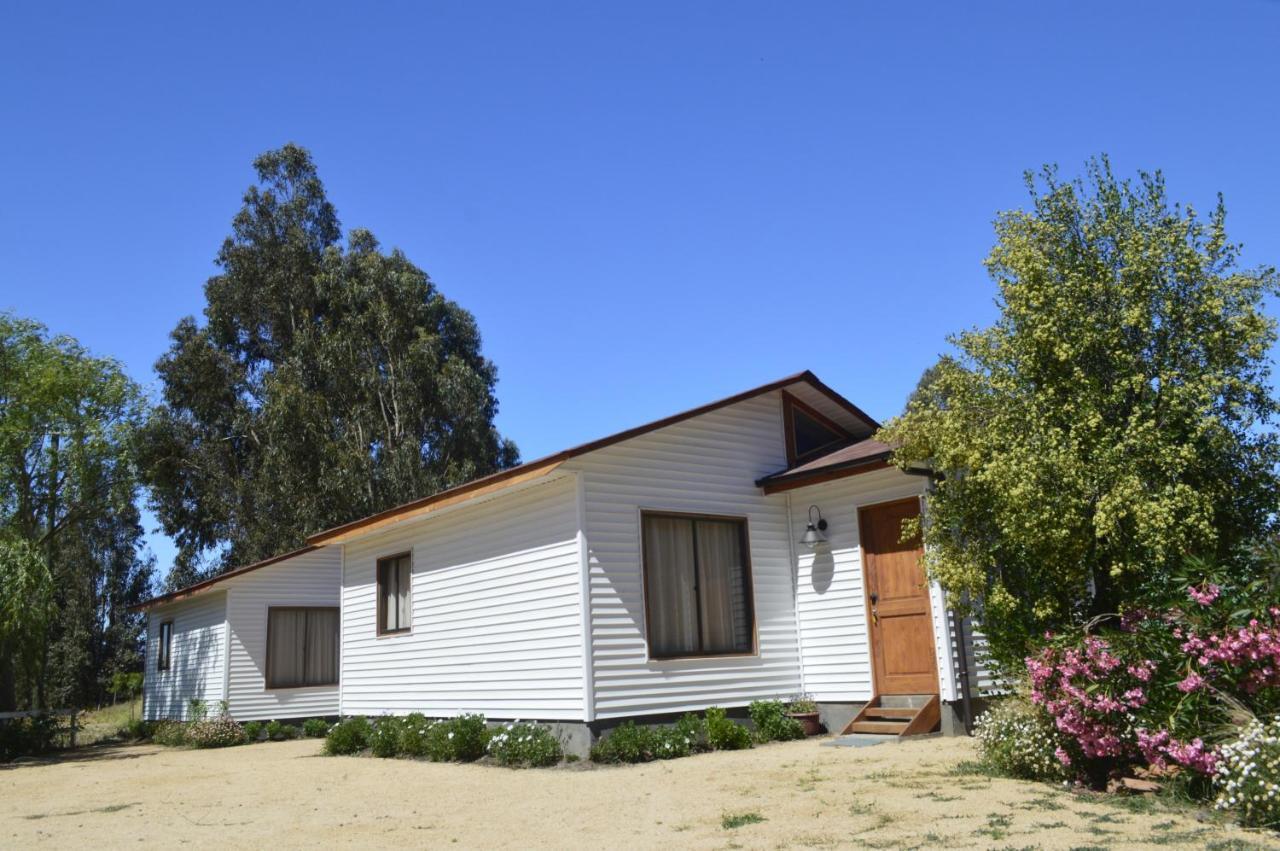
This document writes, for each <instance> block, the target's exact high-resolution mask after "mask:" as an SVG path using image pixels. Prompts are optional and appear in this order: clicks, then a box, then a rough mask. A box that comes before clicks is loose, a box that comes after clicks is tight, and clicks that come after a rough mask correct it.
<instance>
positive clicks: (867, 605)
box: [854, 495, 942, 697]
mask: <svg viewBox="0 0 1280 851" xmlns="http://www.w3.org/2000/svg"><path fill="white" fill-rule="evenodd" d="M906 502H914V503H915V504H916V507H917V508H918V509H919V511H920V513H919V516H920V517H924V508H925V503H924V497H923V496H920V495H917V496H904V497H898V498H896V499H882V500H880V501H879V502H867V503H862V504H860V505H858V506H857V510H856V511H855V512H854V513H855V515H856V517H857V524H858V564H859V566H860V567H861V568H862V620H863V623H864V624H866V629H867V662H868V663H869V664H870V668H871V693H872V695H874V696H876V697H878V696H879V695H880V694H881V691H880V683H878V682H877V681H876V653H875V648H874V647H872V642H873V641H874V636H873V630H872V627H873V624H872V622H871V586H870V583H868V582H867V547H866V543H865V542H866V539H865V538H864V537H863V535H862V532H863V530H864V529H865V528H866V527H865V524H863V522H862V512H863V511H866V510H867V509H874V508H883V507H885V506H887V505H897V504H899V503H906ZM920 548H921V555H923V554H924V542H923V541H922V542H921V544H920ZM932 585H933V583H932V582H930V581H929V576H928V574H927V573H926V574H925V591H926V593H925V605H926V606H927V607H928V612H929V631H930V633H932V634H933V642H932V644H933V645H934V646H933V647H932V650H933V673H934V676H933V692H932V693H933V694H941V693H942V683H941V679H940V677H941V674H940V671H941V667H940V665H939V663H938V648H937V646H936V645H937V642H938V636H937V634H936V632H934V623H933V588H932Z"/></svg>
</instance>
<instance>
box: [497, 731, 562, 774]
mask: <svg viewBox="0 0 1280 851" xmlns="http://www.w3.org/2000/svg"><path fill="white" fill-rule="evenodd" d="M487 750H488V752H489V756H491V757H493V758H494V759H495V760H497V761H498V762H500V763H502V764H503V765H512V766H527V767H538V766H546V765H555V764H556V763H557V762H559V761H560V759H561V757H563V756H564V751H563V750H562V749H561V748H560V742H559V741H557V740H556V737H555V736H554V735H552V733H551V731H550V730H548V729H547V728H546V727H543V726H542V725H540V724H518V723H517V724H505V725H503V726H501V727H499V728H497V729H496V730H493V731H492V732H491V733H490V735H489V744H488V745H487Z"/></svg>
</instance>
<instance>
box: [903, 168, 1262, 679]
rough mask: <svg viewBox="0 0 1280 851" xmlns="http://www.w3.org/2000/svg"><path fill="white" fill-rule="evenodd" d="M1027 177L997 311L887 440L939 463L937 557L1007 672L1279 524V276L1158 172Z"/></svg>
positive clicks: (1011, 221)
mask: <svg viewBox="0 0 1280 851" xmlns="http://www.w3.org/2000/svg"><path fill="white" fill-rule="evenodd" d="M1028 186H1029V188H1030V190H1031V198H1032V209H1031V210H1029V211H1021V210H1019V211H1013V212H1008V213H1004V214H1002V215H1001V216H1000V217H999V218H998V220H997V222H996V234H997V240H998V241H997V244H996V246H995V248H993V249H992V252H991V255H990V256H989V257H988V259H987V268H988V270H989V271H990V273H991V275H992V277H993V278H994V280H995V282H996V284H997V286H998V287H999V291H1000V308H1001V313H1000V317H999V319H998V320H997V321H996V323H995V324H994V325H993V326H991V327H990V328H987V329H983V330H974V331H967V332H964V333H961V334H959V335H957V336H956V337H954V338H953V339H952V342H953V343H954V344H955V346H956V348H957V350H958V351H957V353H956V355H955V356H954V357H950V356H949V357H947V358H944V359H943V360H942V361H940V362H939V363H938V364H937V366H936V367H935V368H933V369H932V370H931V372H930V373H929V376H928V380H927V381H926V382H924V383H922V385H921V387H920V388H918V390H917V393H916V394H915V395H914V396H913V398H912V399H911V400H910V402H909V404H908V407H907V410H906V412H905V413H904V414H903V415H902V416H900V417H898V418H896V419H894V420H892V421H891V422H890V423H888V424H887V425H886V427H885V428H884V430H883V431H882V432H881V434H880V436H879V437H880V439H881V440H884V441H886V442H888V443H891V444H894V445H896V446H897V449H896V451H895V455H894V460H895V463H897V464H898V465H899V466H902V467H907V466H911V465H919V464H928V465H930V466H932V468H933V469H934V470H935V471H936V472H937V474H938V480H937V483H936V484H937V487H936V492H935V493H934V494H932V496H931V498H930V506H929V522H928V523H927V524H925V526H924V529H923V533H924V542H925V561H926V566H927V568H928V571H929V573H930V575H931V576H933V577H934V578H936V579H937V580H938V581H939V582H940V583H941V584H942V585H943V586H944V587H945V588H946V589H947V590H948V591H949V592H951V594H952V599H953V600H956V601H964V600H966V599H968V600H972V601H975V602H980V603H981V609H980V612H979V614H980V617H981V620H982V629H983V631H984V632H985V633H986V634H987V637H988V639H989V641H990V645H991V649H992V652H993V653H994V654H995V655H996V657H997V659H998V660H999V661H1001V662H1003V663H1005V665H1006V666H1008V667H1010V668H1012V667H1016V666H1017V665H1018V664H1020V661H1021V659H1022V657H1023V656H1024V655H1025V654H1026V653H1027V652H1028V651H1029V650H1030V649H1031V646H1032V644H1033V643H1034V641H1035V639H1036V637H1038V636H1040V635H1041V634H1042V633H1043V632H1044V631H1046V630H1062V629H1064V628H1067V627H1070V626H1071V625H1078V624H1080V623H1083V622H1084V621H1086V620H1088V619H1089V618H1091V617H1094V616H1097V615H1100V614H1106V613H1112V612H1116V611H1117V610H1118V606H1119V603H1120V601H1122V600H1130V599H1133V598H1134V596H1135V595H1136V594H1137V592H1138V591H1139V589H1140V588H1142V586H1143V585H1145V584H1146V583H1148V582H1149V581H1150V580H1151V579H1152V578H1153V577H1157V576H1159V575H1160V574H1162V573H1164V572H1167V571H1169V570H1171V569H1174V568H1176V566H1177V565H1179V564H1180V563H1181V561H1182V559H1183V557H1184V556H1186V555H1200V556H1206V557H1217V558H1221V557H1224V556H1225V555H1226V554H1227V553H1230V552H1232V551H1233V550H1234V548H1235V547H1236V546H1237V545H1238V544H1239V543H1240V542H1241V541H1243V540H1246V539H1248V538H1250V537H1252V536H1254V535H1256V534H1257V533H1258V532H1259V531H1260V530H1265V529H1268V528H1270V527H1271V525H1272V524H1273V522H1274V518H1273V516H1272V511H1273V509H1274V506H1275V505H1276V503H1277V491H1278V488H1277V481H1276V476H1275V469H1276V465H1277V462H1278V461H1280V449H1278V446H1277V440H1276V437H1275V435H1274V434H1273V433H1272V432H1271V431H1270V430H1269V429H1267V428H1265V426H1266V425H1267V424H1268V423H1269V422H1270V421H1271V420H1272V418H1273V416H1274V414H1275V413H1276V402H1275V400H1274V399H1273V398H1272V396H1271V393H1270V389H1269V375H1270V366H1269V361H1268V358H1267V353H1268V350H1269V348H1270V346H1271V345H1272V344H1273V343H1274V341H1275V339H1276V330H1275V322H1274V320H1272V319H1271V318H1270V317H1269V316H1267V315H1266V314H1265V312H1264V310H1263V306H1264V299H1265V298H1266V296H1268V295H1269V294H1272V293H1275V292H1276V291H1277V276H1276V273H1275V270H1274V269H1270V268H1265V269H1260V270H1256V271H1242V270H1240V269H1239V268H1237V254H1238V248H1237V246H1235V245H1233V244H1231V243H1230V242H1228V240H1227V235H1226V230H1225V224H1224V221H1225V213H1224V210H1223V207H1222V204H1221V202H1219V204H1218V206H1217V207H1216V209H1215V210H1214V211H1213V213H1212V214H1211V216H1210V217H1209V219H1208V220H1207V221H1205V220H1202V219H1200V218H1199V217H1198V216H1197V215H1196V214H1195V212H1194V211H1193V210H1192V209H1191V208H1189V207H1187V208H1181V207H1178V206H1176V205H1171V204H1170V202H1169V201H1168V199H1167V196H1166V193H1165V186H1164V180H1163V178H1162V177H1161V176H1160V174H1159V173H1156V174H1154V175H1152V174H1146V173H1143V174H1140V176H1139V179H1138V180H1137V181H1136V182H1129V181H1121V180H1117V179H1116V178H1115V177H1114V176H1113V174H1112V172H1111V169H1110V165H1109V163H1108V162H1107V161H1106V160H1105V159H1102V160H1098V161H1094V162H1091V163H1090V164H1089V168H1088V184H1087V185H1086V183H1085V182H1084V181H1074V182H1067V183H1064V182H1062V181H1060V180H1059V179H1058V176H1057V173H1056V171H1055V170H1054V169H1051V168H1046V169H1045V170H1044V172H1043V173H1042V174H1041V175H1040V181H1039V183H1037V182H1036V181H1035V180H1034V178H1032V177H1031V176H1030V175H1028ZM904 531H906V532H907V533H910V532H911V531H913V530H911V529H908V530H904ZM1086 589H1091V592H1092V596H1091V598H1090V594H1089V592H1088V591H1086Z"/></svg>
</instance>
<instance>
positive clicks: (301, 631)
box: [267, 606, 338, 688]
mask: <svg viewBox="0 0 1280 851" xmlns="http://www.w3.org/2000/svg"><path fill="white" fill-rule="evenodd" d="M337 682H338V610H337V609H336V608H316V609H302V608H295V607H292V606H289V607H284V608H270V609H267V688H298V687H300V686H331V685H336V684H337Z"/></svg>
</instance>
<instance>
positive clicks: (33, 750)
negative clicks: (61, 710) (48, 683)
mask: <svg viewBox="0 0 1280 851" xmlns="http://www.w3.org/2000/svg"><path fill="white" fill-rule="evenodd" d="M60 726H61V725H60V722H59V719H58V716H56V715H33V716H31V717H29V718H11V719H5V720H0V762H11V761H13V760H15V759H17V758H18V757H20V756H36V755H38V754H42V753H47V752H48V751H51V750H53V749H54V746H55V744H56V742H57V738H58V734H59V728H60Z"/></svg>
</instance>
